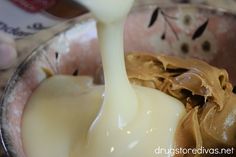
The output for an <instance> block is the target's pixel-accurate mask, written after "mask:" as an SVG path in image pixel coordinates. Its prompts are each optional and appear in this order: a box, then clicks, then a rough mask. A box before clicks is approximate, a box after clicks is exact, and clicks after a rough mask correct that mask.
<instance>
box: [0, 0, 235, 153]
mask: <svg viewBox="0 0 236 157" xmlns="http://www.w3.org/2000/svg"><path fill="white" fill-rule="evenodd" d="M67 24H68V27H67V28H66V29H64V30H63V31H60V32H57V33H56V35H55V36H53V37H52V38H51V39H50V40H48V41H46V42H45V43H43V44H41V45H40V46H39V47H38V48H36V49H35V50H34V51H33V52H32V53H31V54H30V55H29V56H28V57H27V58H26V59H25V60H24V61H23V62H22V63H21V64H20V65H19V67H18V68H17V69H16V71H15V73H14V75H13V76H12V77H11V79H10V80H9V82H8V84H7V88H6V89H5V92H4V94H3V96H2V98H1V101H0V105H1V110H0V117H1V122H0V123H1V141H2V144H3V147H4V151H5V153H6V155H7V156H11V157H26V155H25V153H24V148H23V143H22V139H21V117H22V114H23V112H24V107H25V105H26V103H27V101H28V99H29V98H30V96H31V94H32V92H33V91H34V90H35V89H36V88H37V87H38V86H39V84H40V83H41V82H42V81H43V80H45V79H47V77H49V76H50V75H56V74H65V75H89V76H92V77H95V76H96V74H97V70H98V67H100V65H101V58H100V53H99V47H98V39H97V30H96V21H95V20H94V19H93V17H92V16H91V15H90V14H85V15H83V16H81V17H79V18H77V19H74V20H71V21H68V22H67ZM234 32H236V15H235V14H234V13H232V12H228V11H227V10H222V9H219V8H214V7H210V6H206V5H198V4H195V5H193V4H178V5H171V4H170V5H158V3H157V2H151V1H150V2H143V3H142V5H135V7H134V8H133V9H132V11H131V13H130V14H129V16H128V18H127V20H126V23H125V39H124V43H125V52H149V53H156V54H162V53H163V54H166V55H175V56H180V57H183V58H186V59H187V58H189V57H194V58H198V59H201V60H205V61H207V62H208V63H210V64H212V65H214V66H217V67H219V68H225V69H227V71H228V72H229V75H230V80H231V82H232V83H233V84H234V85H236V64H234V63H235V59H236V53H235V52H236V44H235V43H236V35H235V34H234Z"/></svg>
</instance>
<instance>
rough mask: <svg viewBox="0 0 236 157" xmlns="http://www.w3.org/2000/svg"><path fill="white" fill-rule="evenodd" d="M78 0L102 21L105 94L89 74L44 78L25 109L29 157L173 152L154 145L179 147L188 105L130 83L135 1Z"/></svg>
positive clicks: (136, 156) (149, 156)
mask: <svg viewBox="0 0 236 157" xmlns="http://www.w3.org/2000/svg"><path fill="white" fill-rule="evenodd" d="M77 1H78V2H80V3H82V4H83V5H84V6H86V7H87V8H88V9H90V10H91V12H92V13H93V14H94V16H95V17H96V18H97V21H98V22H97V28H98V36H99V43H100V49H101V54H102V63H103V69H104V76H105V92H104V98H103V97H102V95H103V87H102V86H95V85H93V84H92V83H91V82H92V81H91V79H90V78H87V77H72V76H54V77H52V78H49V79H47V80H46V81H44V82H43V83H42V84H41V85H40V87H38V89H37V90H36V91H35V92H34V93H33V95H32V97H31V98H30V100H29V102H28V104H27V107H26V109H25V112H24V117H23V122H22V136H23V142H24V147H25V152H26V154H27V157H42V156H43V157H154V156H158V157H161V156H163V157H167V156H171V154H169V155H168V154H155V149H156V148H158V147H160V148H164V149H171V148H174V143H175V141H174V137H175V130H176V127H177V125H178V123H179V120H180V119H181V117H182V116H183V115H184V114H185V109H184V105H183V104H182V103H181V102H179V101H178V100H176V99H174V98H172V97H170V96H168V95H166V94H164V93H162V92H160V91H158V90H155V89H150V88H145V87H141V86H133V85H131V84H130V83H129V80H128V77H127V74H126V70H125V63H124V46H123V26H124V21H125V18H126V16H127V14H128V12H129V10H130V8H131V6H132V4H133V0H125V1H121V0H77ZM62 91H63V92H62ZM100 104H102V105H100Z"/></svg>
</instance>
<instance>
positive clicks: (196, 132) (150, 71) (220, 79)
mask: <svg viewBox="0 0 236 157" xmlns="http://www.w3.org/2000/svg"><path fill="white" fill-rule="evenodd" d="M125 59H126V68H127V73H128V77H129V79H130V81H131V82H132V83H133V84H137V85H142V86H146V87H150V88H155V89H159V90H161V91H163V92H165V93H167V94H169V95H171V96H173V97H175V98H177V99H179V100H180V101H182V102H183V103H184V104H185V107H186V110H187V114H186V115H185V117H184V118H183V119H182V121H181V122H180V124H179V127H178V129H177V132H176V146H177V147H182V148H200V147H204V148H232V147H233V148H236V95H235V94H234V93H233V92H232V90H233V87H232V85H231V83H230V82H229V78H228V73H227V72H226V70H224V69H218V68H216V67H213V66H211V65H209V64H207V63H205V62H203V61H200V60H196V59H181V58H177V57H172V56H159V55H152V54H145V53H132V54H128V55H127V56H126V58H125ZM235 151H236V150H235ZM178 156H207V155H194V154H188V155H183V154H182V155H178ZM208 156H209V155H208ZM212 156H217V155H212ZM220 156H224V155H222V154H221V155H220ZM229 156H236V154H235V153H234V154H231V155H229Z"/></svg>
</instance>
